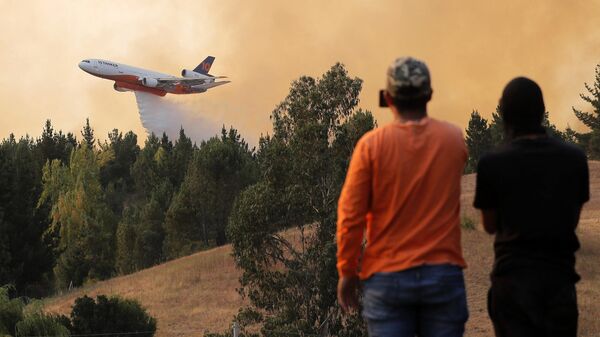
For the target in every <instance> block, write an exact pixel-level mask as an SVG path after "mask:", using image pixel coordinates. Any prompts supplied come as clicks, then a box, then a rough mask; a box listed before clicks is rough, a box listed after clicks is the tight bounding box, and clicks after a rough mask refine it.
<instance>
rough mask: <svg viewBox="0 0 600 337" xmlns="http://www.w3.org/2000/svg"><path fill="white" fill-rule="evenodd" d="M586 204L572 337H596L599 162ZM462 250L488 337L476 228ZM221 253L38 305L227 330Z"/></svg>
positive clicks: (226, 261)
mask: <svg viewBox="0 0 600 337" xmlns="http://www.w3.org/2000/svg"><path fill="white" fill-rule="evenodd" d="M590 183H591V192H592V199H591V200H590V202H589V203H587V204H586V206H585V208H584V211H583V213H582V215H581V222H580V226H579V229H578V233H579V238H580V240H581V247H582V248H581V250H580V251H579V252H578V254H577V270H578V272H579V273H580V274H581V276H582V281H581V282H580V283H578V286H577V290H578V301H579V309H580V319H579V326H580V329H579V331H580V334H579V335H580V336H585V337H588V336H589V337H592V336H598V335H600V320H598V319H597V318H598V315H599V314H600V264H599V263H598V259H599V257H600V162H590ZM474 187H475V177H474V175H467V176H465V177H464V178H463V195H462V202H463V214H464V215H466V216H468V217H470V218H472V219H474V220H479V216H478V214H477V213H476V212H475V210H474V209H473V208H472V207H471V206H470V205H471V203H472V200H473V194H474ZM463 233H464V235H463V247H464V252H465V258H466V260H467V263H468V265H469V267H468V269H467V270H466V271H465V274H466V281H467V292H468V299H469V310H470V319H469V322H468V324H467V334H466V336H469V337H484V336H485V337H487V336H492V335H493V332H492V328H491V323H490V322H489V319H488V316H487V310H486V295H487V289H488V286H489V279H488V273H489V270H490V268H491V265H492V240H491V237H490V236H489V235H487V234H486V233H484V232H483V231H482V230H481V228H477V229H476V230H465V231H463ZM230 252H231V247H229V246H225V247H220V248H216V249H212V250H209V251H205V252H200V253H197V254H194V255H191V256H187V257H184V258H181V259H178V260H174V261H170V262H167V263H165V264H162V265H159V266H156V267H153V268H149V269H146V270H143V271H140V272H138V273H135V274H131V275H127V276H122V277H117V278H114V279H111V280H108V281H104V282H99V283H96V284H94V285H91V286H88V287H83V288H81V289H75V290H73V291H71V292H69V293H67V294H64V295H62V296H57V297H54V298H50V299H48V300H47V301H46V309H47V310H48V311H50V312H58V313H68V312H69V311H70V307H71V305H72V304H73V301H74V299H75V298H76V297H79V296H83V294H88V295H90V296H95V295H97V294H118V295H121V296H124V297H131V298H136V299H138V300H139V301H140V302H141V303H142V304H143V305H144V306H145V307H147V308H148V310H149V312H150V313H151V314H152V315H153V316H154V317H156V318H157V319H158V333H157V336H158V337H163V336H200V335H202V333H203V332H205V331H211V332H222V331H224V330H228V329H229V325H230V323H231V320H232V317H233V315H234V314H235V313H236V312H237V309H238V308H239V307H240V306H241V305H243V303H244V302H243V301H242V300H241V299H240V297H239V295H238V294H237V292H236V288H237V287H238V277H239V271H238V270H236V268H235V266H234V263H233V259H232V258H231V256H230Z"/></svg>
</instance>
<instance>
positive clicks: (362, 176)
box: [336, 138, 372, 311]
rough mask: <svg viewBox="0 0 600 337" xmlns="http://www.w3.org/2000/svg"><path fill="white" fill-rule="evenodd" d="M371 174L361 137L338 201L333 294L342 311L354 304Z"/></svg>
mask: <svg viewBox="0 0 600 337" xmlns="http://www.w3.org/2000/svg"><path fill="white" fill-rule="evenodd" d="M371 174H372V172H371V160H370V153H369V149H368V146H367V144H365V141H364V138H362V139H361V140H360V141H359V142H358V144H357V145H356V147H355V149H354V152H353V154H352V159H351V160H350V167H349V168H348V173H347V175H346V181H345V182H344V187H343V188H342V193H341V195H340V199H339V202H338V220H337V235H336V238H337V269H338V273H339V277H340V278H339V282H338V291H337V293H338V302H339V304H340V305H341V307H342V309H343V310H344V311H349V310H351V309H353V308H355V307H357V305H358V295H357V290H358V284H359V282H358V260H359V258H360V254H361V253H362V241H363V236H364V230H365V226H366V222H367V214H368V213H369V209H370V203H371Z"/></svg>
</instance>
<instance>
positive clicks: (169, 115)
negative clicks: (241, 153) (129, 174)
mask: <svg viewBox="0 0 600 337" xmlns="http://www.w3.org/2000/svg"><path fill="white" fill-rule="evenodd" d="M135 100H136V102H137V105H138V109H139V112H140V120H141V121H142V125H143V126H144V128H145V129H146V131H147V132H148V133H149V134H150V133H154V134H155V135H157V136H160V135H162V134H163V132H164V133H166V134H167V136H169V139H171V140H172V141H175V140H176V139H177V138H179V130H180V129H181V128H182V127H183V128H184V131H185V134H186V135H187V136H188V137H190V139H191V140H192V141H193V142H196V143H199V142H200V141H202V140H206V139H208V138H210V137H212V136H214V135H216V134H217V133H218V131H219V127H218V126H217V124H216V123H215V122H214V121H212V120H209V119H208V118H206V117H203V116H201V115H200V114H199V113H197V112H196V113H195V112H194V111H193V109H191V107H187V106H184V105H182V104H179V103H177V102H175V101H172V100H169V99H168V98H162V97H158V96H155V95H152V94H148V93H145V92H138V91H136V92H135Z"/></svg>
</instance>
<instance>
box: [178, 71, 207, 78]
mask: <svg viewBox="0 0 600 337" xmlns="http://www.w3.org/2000/svg"><path fill="white" fill-rule="evenodd" d="M181 76H183V77H191V78H194V77H201V76H202V74H199V73H197V72H195V71H193V70H189V69H183V70H182V71H181Z"/></svg>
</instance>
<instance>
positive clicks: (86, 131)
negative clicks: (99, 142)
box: [81, 118, 96, 149]
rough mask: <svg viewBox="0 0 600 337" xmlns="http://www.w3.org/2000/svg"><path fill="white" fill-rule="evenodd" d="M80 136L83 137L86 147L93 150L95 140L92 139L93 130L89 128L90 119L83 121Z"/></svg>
mask: <svg viewBox="0 0 600 337" xmlns="http://www.w3.org/2000/svg"><path fill="white" fill-rule="evenodd" d="M81 136H82V137H83V141H82V142H85V144H86V145H87V147H88V148H90V149H94V148H95V145H96V140H95V139H94V129H92V127H91V126H90V119H89V118H86V119H85V126H84V127H83V130H81Z"/></svg>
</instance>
